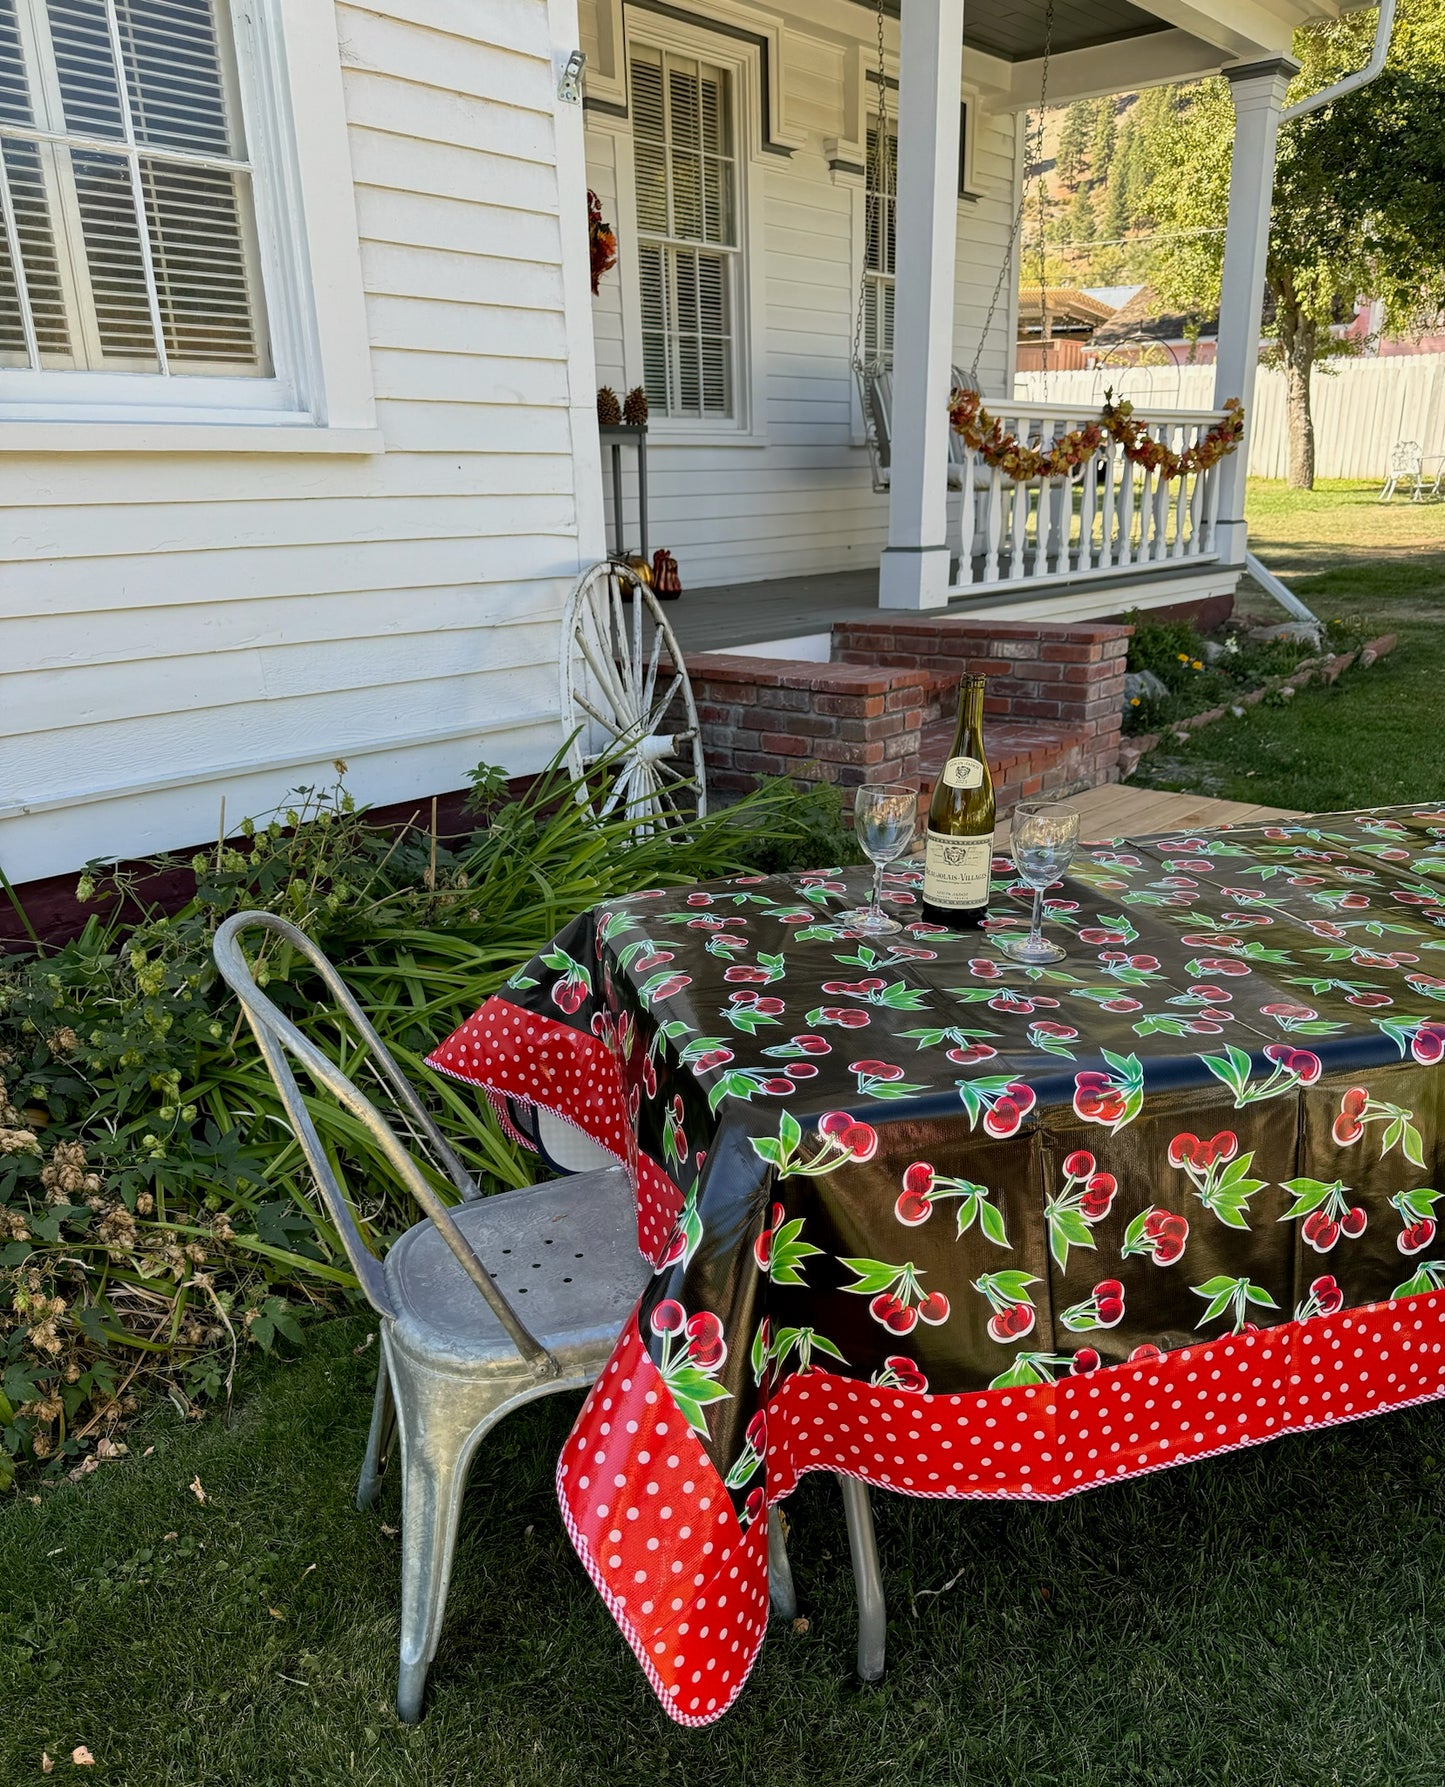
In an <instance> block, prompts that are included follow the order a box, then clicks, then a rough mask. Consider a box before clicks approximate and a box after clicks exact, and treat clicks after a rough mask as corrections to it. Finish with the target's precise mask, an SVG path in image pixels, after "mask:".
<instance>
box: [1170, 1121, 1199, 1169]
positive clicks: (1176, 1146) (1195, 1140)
mask: <svg viewBox="0 0 1445 1787" xmlns="http://www.w3.org/2000/svg"><path fill="white" fill-rule="evenodd" d="M1198 1158H1199V1137H1198V1136H1197V1135H1191V1134H1190V1132H1189V1131H1188V1130H1187V1129H1186V1130H1184V1131H1183V1133H1182V1134H1180V1135H1177V1136H1175V1138H1174V1140H1173V1141H1172V1142H1171V1143H1170V1144H1169V1164H1170V1166H1172V1167H1182V1166H1183V1165H1184V1164H1185V1163H1186V1161H1187V1162H1191V1163H1192V1162H1194V1161H1197V1160H1198Z"/></svg>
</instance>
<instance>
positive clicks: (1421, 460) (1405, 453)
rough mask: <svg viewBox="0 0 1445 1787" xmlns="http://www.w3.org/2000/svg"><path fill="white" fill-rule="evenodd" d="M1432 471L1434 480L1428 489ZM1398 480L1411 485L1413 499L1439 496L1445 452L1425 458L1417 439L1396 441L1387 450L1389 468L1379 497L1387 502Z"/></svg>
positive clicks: (1442, 482)
mask: <svg viewBox="0 0 1445 1787" xmlns="http://www.w3.org/2000/svg"><path fill="white" fill-rule="evenodd" d="M1432 467H1433V468H1434V469H1433V474H1432V470H1431V468H1432ZM1432 475H1433V479H1434V482H1433V483H1431V484H1430V486H1429V488H1428V490H1427V488H1426V480H1427V479H1429V478H1431V477H1432ZM1401 484H1409V485H1410V486H1411V490H1410V501H1411V502H1412V503H1423V502H1425V501H1427V500H1428V499H1429V498H1432V497H1437V496H1439V495H1440V487H1441V485H1442V484H1445V454H1438V453H1437V454H1435V455H1433V456H1431V457H1429V458H1427V457H1426V455H1425V450H1424V448H1423V447H1422V446H1421V445H1420V443H1419V441H1396V442H1395V445H1394V447H1393V448H1392V449H1391V451H1390V471H1389V475H1388V476H1387V477H1386V479H1385V487H1384V489H1383V490H1382V491H1381V492H1380V501H1381V502H1382V503H1387V502H1389V500H1390V498H1391V497H1392V496H1393V495H1394V494H1395V492H1396V491H1397V490H1398V489H1399V488H1400V486H1401Z"/></svg>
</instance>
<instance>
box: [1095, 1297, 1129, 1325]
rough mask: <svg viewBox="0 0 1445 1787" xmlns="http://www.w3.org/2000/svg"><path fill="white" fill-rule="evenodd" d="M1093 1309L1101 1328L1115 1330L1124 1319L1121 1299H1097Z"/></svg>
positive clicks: (1122, 1300)
mask: <svg viewBox="0 0 1445 1787" xmlns="http://www.w3.org/2000/svg"><path fill="white" fill-rule="evenodd" d="M1094 1309H1095V1312H1096V1314H1097V1316H1098V1321H1099V1326H1100V1327H1101V1328H1116V1327H1118V1325H1119V1323H1120V1322H1121V1321H1122V1320H1123V1319H1124V1299H1123V1298H1122V1297H1098V1298H1096V1299H1095V1302H1094Z"/></svg>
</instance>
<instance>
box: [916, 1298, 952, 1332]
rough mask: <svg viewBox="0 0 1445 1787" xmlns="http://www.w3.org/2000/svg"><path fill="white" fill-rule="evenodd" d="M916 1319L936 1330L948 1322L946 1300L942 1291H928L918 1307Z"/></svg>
mask: <svg viewBox="0 0 1445 1787" xmlns="http://www.w3.org/2000/svg"><path fill="white" fill-rule="evenodd" d="M918 1319H919V1321H920V1322H927V1323H928V1325H929V1327H930V1328H937V1327H939V1326H940V1325H941V1324H942V1323H944V1322H946V1321H947V1320H948V1298H947V1297H945V1296H944V1294H943V1292H942V1291H930V1292H929V1293H928V1295H927V1296H926V1297H925V1298H924V1299H923V1301H922V1302H921V1303H920V1304H919V1305H918Z"/></svg>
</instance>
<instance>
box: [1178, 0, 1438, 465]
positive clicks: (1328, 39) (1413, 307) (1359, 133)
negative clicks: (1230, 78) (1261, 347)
mask: <svg viewBox="0 0 1445 1787" xmlns="http://www.w3.org/2000/svg"><path fill="white" fill-rule="evenodd" d="M1374 29H1375V15H1374V14H1373V13H1355V14H1352V15H1349V16H1347V17H1346V18H1344V19H1340V20H1335V21H1331V22H1329V23H1327V24H1323V25H1319V26H1314V27H1310V28H1308V29H1306V30H1304V31H1301V32H1300V33H1298V34H1297V36H1296V39H1295V55H1296V57H1298V59H1299V60H1300V62H1301V64H1302V67H1301V72H1300V75H1299V77H1298V79H1297V81H1296V83H1295V85H1294V87H1293V88H1292V89H1291V97H1292V98H1300V97H1303V96H1304V95H1306V94H1308V93H1312V92H1318V91H1319V90H1320V89H1321V88H1323V87H1326V86H1328V85H1329V84H1330V83H1331V82H1333V81H1334V80H1336V79H1338V78H1339V76H1340V75H1341V74H1344V73H1346V72H1348V71H1349V70H1351V69H1354V68H1358V67H1359V66H1360V65H1361V63H1363V61H1364V60H1365V58H1366V56H1367V55H1368V54H1369V46H1370V42H1371V39H1372V36H1373V33H1374ZM1232 138H1233V110H1232V106H1231V102H1230V98H1229V94H1228V91H1227V88H1226V86H1225V83H1224V82H1223V81H1219V80H1215V81H1207V82H1204V83H1202V84H1201V85H1200V86H1199V87H1198V88H1197V89H1195V90H1194V92H1193V94H1192V95H1191V96H1190V98H1189V101H1188V103H1187V105H1186V106H1185V107H1184V109H1182V110H1181V111H1179V112H1178V113H1177V114H1176V115H1175V117H1174V119H1173V122H1172V126H1171V127H1170V128H1167V129H1164V128H1160V129H1158V130H1157V132H1156V133H1153V140H1152V143H1151V154H1152V155H1153V156H1154V157H1155V161H1154V165H1155V167H1156V170H1157V173H1156V178H1155V179H1154V180H1153V182H1152V183H1151V189H1150V190H1151V200H1152V204H1153V209H1154V212H1155V215H1156V218H1157V221H1158V224H1159V227H1160V230H1161V237H1160V239H1159V241H1158V244H1157V247H1156V253H1155V257H1154V264H1153V268H1152V278H1153V282H1154V284H1155V285H1156V286H1157V287H1158V288H1159V290H1160V292H1161V293H1162V294H1163V295H1164V296H1165V297H1166V298H1167V299H1169V300H1170V301H1171V302H1174V303H1180V304H1184V305H1188V306H1191V307H1193V308H1197V309H1200V310H1203V311H1205V312H1206V313H1207V312H1209V311H1210V310H1214V311H1216V312H1217V309H1218V303H1219V278H1220V271H1221V267H1222V262H1223V248H1224V232H1223V225H1224V221H1225V217H1226V214H1227V209H1228V192H1229V166H1230V149H1231V144H1232ZM1442 192H1445V0H1403V3H1402V6H1401V9H1400V13H1399V15H1398V17H1397V19H1396V24H1395V33H1394V39H1393V42H1392V44H1391V48H1390V55H1389V59H1388V61H1387V63H1386V66H1385V70H1384V72H1383V73H1382V74H1381V75H1380V77H1379V78H1378V79H1377V80H1376V81H1374V82H1372V83H1371V84H1370V85H1369V86H1367V87H1364V88H1361V89H1359V90H1357V91H1356V92H1354V93H1351V94H1347V95H1346V96H1345V97H1344V98H1343V99H1340V100H1337V101H1335V103H1334V104H1333V105H1329V106H1326V107H1324V108H1323V109H1322V110H1321V111H1318V112H1315V113H1313V114H1310V115H1308V116H1306V117H1304V118H1300V119H1296V120H1295V121H1294V122H1293V123H1291V124H1288V125H1286V126H1285V127H1284V129H1283V130H1282V131H1281V132H1280V143H1279V155H1278V161H1277V165H1276V173H1275V188H1274V212H1273V217H1272V219H1271V225H1270V243H1269V255H1268V262H1267V270H1266V281H1267V285H1268V289H1269V293H1270V296H1271V297H1272V299H1273V311H1274V320H1273V322H1272V324H1271V333H1272V334H1273V336H1274V339H1275V346H1274V349H1273V352H1274V354H1275V355H1276V356H1277V357H1278V360H1279V361H1280V363H1281V364H1282V365H1283V367H1284V370H1285V379H1286V391H1287V399H1288V416H1289V442H1290V463H1289V481H1290V483H1291V484H1293V485H1294V486H1295V487H1296V488H1298V489H1304V490H1308V489H1312V488H1313V486H1314V458H1315V453H1314V418H1313V414H1312V411H1311V403H1310V376H1311V373H1312V372H1313V370H1314V368H1315V366H1316V365H1317V364H1318V363H1319V362H1320V361H1321V360H1322V359H1325V358H1327V357H1328V356H1330V355H1331V354H1332V353H1338V352H1340V351H1341V346H1340V344H1339V343H1338V342H1336V341H1335V339H1334V338H1333V336H1332V334H1331V327H1330V326H1331V324H1332V323H1337V322H1343V321H1347V320H1348V319H1349V317H1350V316H1352V315H1353V314H1354V311H1355V308H1356V305H1357V303H1358V300H1359V299H1360V298H1361V297H1362V296H1371V297H1375V298H1379V299H1381V300H1382V301H1383V303H1384V309H1385V317H1386V322H1387V326H1388V327H1389V328H1390V329H1391V330H1393V331H1396V332H1407V331H1408V330H1410V329H1411V328H1413V327H1418V326H1420V324H1421V323H1422V322H1424V321H1425V320H1426V319H1428V318H1429V317H1432V316H1434V315H1438V313H1439V311H1440V309H1441V308H1442V306H1445V204H1442V202H1441V196H1440V195H1441V194H1442Z"/></svg>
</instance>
